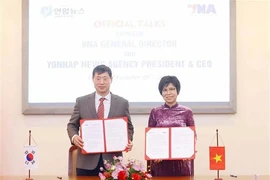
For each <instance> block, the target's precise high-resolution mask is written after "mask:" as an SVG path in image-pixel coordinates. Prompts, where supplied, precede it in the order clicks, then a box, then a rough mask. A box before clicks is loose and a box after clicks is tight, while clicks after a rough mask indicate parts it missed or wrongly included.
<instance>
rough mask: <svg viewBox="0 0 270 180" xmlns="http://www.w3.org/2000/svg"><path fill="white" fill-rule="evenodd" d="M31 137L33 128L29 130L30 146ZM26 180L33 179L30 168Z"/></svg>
mask: <svg viewBox="0 0 270 180" xmlns="http://www.w3.org/2000/svg"><path fill="white" fill-rule="evenodd" d="M31 138H32V137H31V130H29V146H31ZM25 180H33V178H31V172H30V169H28V178H26V179H25Z"/></svg>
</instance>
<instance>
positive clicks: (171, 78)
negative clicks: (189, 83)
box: [158, 76, 181, 95]
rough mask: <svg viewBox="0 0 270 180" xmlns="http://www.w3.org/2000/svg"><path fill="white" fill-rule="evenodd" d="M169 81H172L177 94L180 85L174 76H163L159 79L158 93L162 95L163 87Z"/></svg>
mask: <svg viewBox="0 0 270 180" xmlns="http://www.w3.org/2000/svg"><path fill="white" fill-rule="evenodd" d="M170 83H172V84H173V85H174V87H175V88H176V91H177V94H179V92H180V89H181V85H180V81H179V80H178V78H177V77H175V76H164V77H162V78H161V80H160V81H159V85H158V90H159V93H160V94H161V95H162V90H163V88H164V87H167V86H168V85H169V84H170Z"/></svg>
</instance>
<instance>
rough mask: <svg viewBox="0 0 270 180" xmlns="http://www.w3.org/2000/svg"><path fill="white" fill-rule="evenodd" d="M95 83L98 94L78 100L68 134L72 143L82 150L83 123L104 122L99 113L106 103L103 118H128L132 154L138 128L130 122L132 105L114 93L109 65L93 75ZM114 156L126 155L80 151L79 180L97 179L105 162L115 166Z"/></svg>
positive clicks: (95, 69) (128, 149)
mask: <svg viewBox="0 0 270 180" xmlns="http://www.w3.org/2000/svg"><path fill="white" fill-rule="evenodd" d="M92 81H93V83H94V86H95V89H96V92H94V93H92V94H88V95H86V96H82V97H79V98H77V99H76V104H75V106H74V111H73V114H72V116H71V118H70V120H69V123H68V124H67V132H68V136H69V138H70V141H71V143H72V144H74V145H76V146H77V147H78V148H80V149H82V147H83V140H82V139H81V137H80V136H79V135H78V132H79V127H80V119H98V118H100V117H99V115H100V113H99V112H98V110H99V106H100V105H101V104H102V103H103V107H104V108H103V109H104V113H102V117H103V118H113V117H127V118H128V135H129V142H128V144H127V151H131V149H132V142H131V141H132V140H133V133H134V128H133V125H132V122H131V119H130V114H129V103H128V101H127V100H126V99H124V98H122V97H120V96H117V95H115V94H112V93H111V92H110V85H111V82H112V71H111V69H110V68H109V67H107V66H105V65H99V66H97V67H95V68H94V70H93V73H92ZM100 99H102V101H100ZM93 146H95V144H93ZM113 156H122V152H114V153H99V154H82V153H81V150H79V151H78V155H77V168H76V171H77V176H97V175H98V173H99V171H100V167H104V164H103V160H104V159H106V160H110V161H111V162H112V160H113Z"/></svg>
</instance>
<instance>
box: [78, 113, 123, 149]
mask: <svg viewBox="0 0 270 180" xmlns="http://www.w3.org/2000/svg"><path fill="white" fill-rule="evenodd" d="M127 122H128V121H127V118H126V117H119V118H110V119H81V120H80V125H81V128H80V134H81V138H82V140H83V141H84V146H83V148H82V153H83V154H91V153H104V152H119V151H124V150H125V149H126V146H127V144H128V123H127Z"/></svg>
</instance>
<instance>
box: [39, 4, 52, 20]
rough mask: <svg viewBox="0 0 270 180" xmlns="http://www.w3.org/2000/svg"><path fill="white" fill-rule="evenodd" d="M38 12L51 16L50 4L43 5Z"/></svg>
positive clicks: (44, 15)
mask: <svg viewBox="0 0 270 180" xmlns="http://www.w3.org/2000/svg"><path fill="white" fill-rule="evenodd" d="M40 13H41V15H42V16H43V17H47V16H51V15H52V7H51V6H44V7H42V8H41V10H40Z"/></svg>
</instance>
